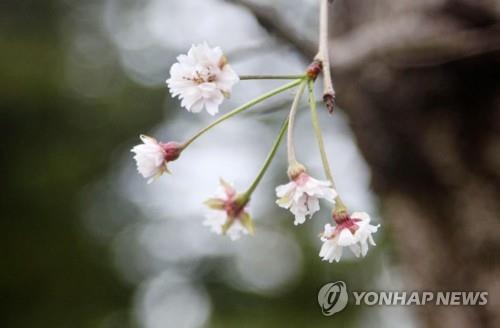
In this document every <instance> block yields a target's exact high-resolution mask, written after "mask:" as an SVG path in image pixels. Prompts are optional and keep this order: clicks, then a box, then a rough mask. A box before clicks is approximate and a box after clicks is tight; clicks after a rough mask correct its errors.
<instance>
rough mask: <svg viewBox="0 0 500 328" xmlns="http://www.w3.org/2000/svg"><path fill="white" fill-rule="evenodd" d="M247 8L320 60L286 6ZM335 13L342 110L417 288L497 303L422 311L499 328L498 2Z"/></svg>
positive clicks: (382, 6)
mask: <svg viewBox="0 0 500 328" xmlns="http://www.w3.org/2000/svg"><path fill="white" fill-rule="evenodd" d="M238 2H240V3H243V4H244V5H245V6H247V7H248V8H250V9H251V10H252V11H253V12H254V14H255V15H256V16H257V17H258V19H259V21H260V22H261V24H262V25H263V26H264V27H266V28H268V29H269V30H270V31H272V32H273V33H275V34H277V35H278V36H281V37H282V38H284V39H287V40H288V41H289V42H291V43H292V44H294V45H296V47H297V49H299V50H300V51H302V52H303V53H304V54H305V55H306V56H307V58H311V56H313V55H314V53H315V51H316V49H315V44H314V43H312V42H310V41H304V40H303V39H301V38H300V37H298V36H297V35H296V34H294V33H293V32H291V31H293V29H292V28H291V25H292V24H293V22H287V21H286V20H284V19H280V12H279V10H280V9H279V8H277V7H274V8H268V7H267V6H268V5H267V4H262V3H263V2H259V4H256V2H255V1H238ZM278 2H279V1H278ZM331 14H332V16H331V17H332V22H331V33H332V34H333V38H332V42H331V56H332V63H333V80H334V84H335V88H336V91H337V102H338V105H339V107H341V108H342V109H344V110H345V111H346V112H347V114H348V116H349V119H350V122H351V125H352V129H353V131H354V132H355V135H356V137H357V141H358V144H359V147H360V149H361V151H362V153H363V154H364V156H365V158H366V160H367V162H368V164H369V165H370V167H371V171H372V177H373V187H374V189H375V191H376V192H377V194H378V196H379V198H380V200H381V203H382V213H383V218H384V219H385V226H386V228H390V229H391V230H392V233H393V235H394V240H395V242H396V247H397V250H398V253H399V258H400V261H401V262H402V265H403V267H404V268H405V269H406V273H407V274H406V275H405V278H406V282H407V287H408V289H420V290H450V291H454V290H455V291H456V290H458V291H462V290H487V291H488V292H489V304H488V306H486V307H482V306H476V307H472V306H469V307H467V306H459V307H457V306H455V307H452V306H448V307H437V306H435V307H431V306H425V307H418V308H416V310H417V311H419V316H420V318H421V320H422V323H423V324H424V325H425V326H426V327H453V328H456V327H495V326H497V324H498V322H499V320H500V313H499V312H498V309H499V308H500V302H499V299H498V297H499V295H500V280H499V277H500V265H499V264H500V263H499V254H500V218H499V213H500V188H499V187H500V25H499V22H500V19H499V17H500V5H499V4H498V1H472V0H470V1H466V0H461V1H437V0H434V1H432V0H431V1H429V0H427V1H417V2H416V1H409V0H383V1H354V0H353V1H340V0H339V1H336V2H335V3H334V5H333V6H332V12H331ZM287 24H288V25H287ZM332 119H334V118H332ZM495 309H496V310H497V311H495ZM495 322H497V324H495Z"/></svg>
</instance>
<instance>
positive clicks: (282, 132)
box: [244, 118, 288, 201]
mask: <svg viewBox="0 0 500 328" xmlns="http://www.w3.org/2000/svg"><path fill="white" fill-rule="evenodd" d="M287 127H288V118H286V120H285V121H284V122H283V124H282V125H281V130H280V132H279V134H278V136H277V137H276V140H275V141H274V144H273V147H272V148H271V151H270V152H269V154H268V155H267V158H266V160H265V162H264V164H263V165H262V167H261V169H260V171H259V173H258V174H257V177H256V178H255V179H254V181H253V182H252V184H251V185H250V187H249V188H248V190H247V191H246V192H245V193H244V197H245V199H246V200H247V201H248V200H249V199H250V196H251V195H252V193H253V192H254V190H255V188H257V186H258V185H259V182H260V180H262V177H263V176H264V174H265V173H266V171H267V169H268V168H269V165H270V164H271V162H272V161H273V158H274V156H275V155H276V152H277V151H278V147H279V145H280V143H281V140H283V136H284V135H285V132H286V130H287Z"/></svg>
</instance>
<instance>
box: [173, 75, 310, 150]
mask: <svg viewBox="0 0 500 328" xmlns="http://www.w3.org/2000/svg"><path fill="white" fill-rule="evenodd" d="M302 81H303V79H297V80H295V81H292V82H290V83H287V84H285V85H283V86H281V87H279V88H277V89H274V90H271V91H269V92H267V93H265V94H263V95H261V96H260V97H257V98H255V99H253V100H251V101H249V102H247V103H246V104H243V105H241V106H240V107H238V108H236V109H234V110H232V111H230V112H229V113H226V114H224V115H222V116H221V117H219V118H218V119H217V120H215V121H214V122H212V123H210V124H209V125H208V126H206V127H205V128H203V129H201V130H200V131H198V132H197V133H195V134H194V135H193V136H192V137H191V138H189V139H188V140H187V141H186V142H184V143H183V144H182V145H181V148H182V149H185V148H187V147H188V146H189V145H190V144H191V143H193V142H194V141H195V140H196V139H198V138H199V137H200V136H201V135H203V134H204V133H205V132H207V131H208V130H210V129H211V128H213V127H214V126H216V125H217V124H219V123H222V122H224V121H225V120H227V119H228V118H231V117H233V116H235V115H236V114H239V113H241V112H243V111H244V110H246V109H248V108H250V107H252V106H253V105H256V104H258V103H260V102H262V101H264V100H266V99H267V98H270V97H272V96H275V95H277V94H279V93H281V92H283V91H286V90H288V89H291V88H293V87H294V86H296V85H298V84H300V83H301V82H302Z"/></svg>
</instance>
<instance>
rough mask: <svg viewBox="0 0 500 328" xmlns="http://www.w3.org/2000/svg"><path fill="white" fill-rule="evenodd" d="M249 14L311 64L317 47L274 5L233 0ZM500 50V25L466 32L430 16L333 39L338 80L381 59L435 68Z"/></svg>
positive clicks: (406, 17) (411, 16)
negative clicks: (284, 17) (302, 36)
mask: <svg viewBox="0 0 500 328" xmlns="http://www.w3.org/2000/svg"><path fill="white" fill-rule="evenodd" d="M231 2H233V3H238V4H240V5H242V6H244V7H246V8H248V9H249V10H250V11H251V12H252V13H253V14H254V15H255V16H256V17H257V19H258V20H259V22H260V23H261V24H262V26H263V27H264V28H266V29H267V30H269V31H270V32H272V33H274V34H275V35H276V36H278V37H280V38H282V39H284V40H285V41H287V42H289V43H290V44H292V45H293V46H295V47H296V48H297V49H298V50H299V51H300V52H301V53H302V54H304V55H305V56H307V57H308V58H311V57H312V56H314V55H315V53H316V49H317V46H318V45H317V44H316V43H315V42H312V41H310V40H305V39H303V38H301V37H300V36H298V35H297V33H294V31H293V28H292V24H293V22H288V21H285V20H284V19H283V18H282V17H281V16H280V15H279V13H278V12H277V10H276V9H275V8H274V7H273V6H271V5H256V4H255V3H254V2H252V1H249V0H231ZM498 49H500V25H498V24H496V25H491V26H489V27H486V28H472V29H464V28H462V27H461V26H460V25H459V24H458V23H457V22H456V21H455V20H453V19H452V18H450V17H447V16H445V15H440V16H432V17H430V15H428V13H427V12H426V11H422V12H413V13H405V14H402V15H400V16H396V17H394V18H392V19H384V20H375V21H373V22H369V23H365V24H364V25H361V26H359V27H357V28H355V29H354V30H352V31H351V32H349V33H347V34H345V35H342V36H340V37H336V38H333V39H330V49H329V50H330V53H334V54H335V57H334V58H330V59H331V61H332V63H333V64H334V65H335V68H336V72H337V74H342V72H343V71H344V72H345V71H346V70H353V69H357V68H359V67H361V66H362V65H363V64H365V63H366V62H367V61H369V60H372V59H374V58H380V59H382V60H384V61H388V62H389V63H390V64H396V65H406V66H415V65H435V64H439V63H442V62H446V61H451V60H455V59H460V58H463V57H467V56H471V55H476V54H480V53H487V52H492V51H495V50H498Z"/></svg>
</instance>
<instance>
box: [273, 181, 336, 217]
mask: <svg viewBox="0 0 500 328" xmlns="http://www.w3.org/2000/svg"><path fill="white" fill-rule="evenodd" d="M276 196H277V197H278V200H277V201H276V203H277V204H278V205H279V206H280V207H283V208H286V209H290V212H292V214H293V215H295V221H294V224H295V225H298V224H302V223H304V222H305V220H306V217H309V218H310V217H311V216H312V215H313V214H314V213H316V212H317V211H319V199H320V198H323V199H325V200H327V201H329V202H332V203H333V202H334V199H335V197H337V193H336V192H335V190H334V189H333V188H332V187H331V184H330V182H328V181H321V180H316V179H314V178H312V177H311V176H309V175H308V174H307V173H306V172H302V173H300V174H299V175H298V176H297V177H296V178H295V179H293V180H292V181H290V182H289V183H287V184H285V185H281V186H278V187H277V188H276Z"/></svg>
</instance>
